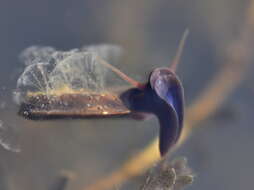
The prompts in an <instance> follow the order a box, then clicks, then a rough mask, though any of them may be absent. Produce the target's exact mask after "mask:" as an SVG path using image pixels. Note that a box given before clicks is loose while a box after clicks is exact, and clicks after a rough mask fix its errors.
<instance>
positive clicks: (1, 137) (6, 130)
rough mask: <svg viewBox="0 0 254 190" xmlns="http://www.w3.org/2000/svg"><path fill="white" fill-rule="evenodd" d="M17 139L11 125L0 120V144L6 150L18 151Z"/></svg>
mask: <svg viewBox="0 0 254 190" xmlns="http://www.w3.org/2000/svg"><path fill="white" fill-rule="evenodd" d="M17 139H18V137H17V134H16V133H15V132H14V130H13V129H12V127H11V126H9V125H7V124H5V123H4V122H3V121H2V120H0V145H1V146H2V147H3V148H4V149H6V150H8V151H11V152H16V153H18V152H20V151H21V149H20V147H19V144H18V143H17Z"/></svg>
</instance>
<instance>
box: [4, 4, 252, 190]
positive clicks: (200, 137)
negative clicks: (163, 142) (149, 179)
mask: <svg viewBox="0 0 254 190" xmlns="http://www.w3.org/2000/svg"><path fill="white" fill-rule="evenodd" d="M249 2H250V0H213V1H209V0H189V1H184V0H167V1H165V0H156V1H145V0H140V1H134V0H129V1H117V0H106V1H94V0H76V1H66V0H61V1H52V0H43V1H42V0H23V1H17V0H9V1H1V2H0V26H1V31H0V34H1V35H0V57H1V60H2V61H1V69H0V120H1V121H2V126H4V127H7V128H10V129H11V132H10V137H9V138H10V143H14V144H15V143H16V145H17V146H18V147H20V149H21V152H20V153H15V152H11V151H7V150H6V149H4V148H2V147H0V189H1V190H17V189H19V190H28V189H37V190H45V189H49V190H51V189H52V186H53V184H54V183H55V182H56V180H58V179H59V176H60V175H61V173H62V172H63V171H71V172H73V173H74V174H75V179H74V180H73V181H71V182H70V183H69V184H68V187H67V189H70V190H78V189H82V187H85V185H88V184H90V183H92V182H94V181H96V179H97V178H99V177H102V176H105V175H106V174H108V173H109V172H111V171H113V170H114V169H116V168H118V167H120V166H121V164H122V163H123V162H124V161H125V160H127V159H128V158H129V157H130V156H131V155H135V153H137V152H138V151H140V150H141V149H142V148H143V147H145V146H146V145H147V144H148V143H149V142H150V141H151V139H153V138H154V137H155V136H156V135H157V134H158V123H157V121H156V120H155V119H153V120H149V121H144V122H141V121H133V120H128V119H96V120H95V119H94V120H91V119H89V120H64V121H61V120H59V121H28V120H25V119H23V118H20V117H19V116H17V111H18V107H17V106H16V105H15V104H14V103H13V100H12V96H11V94H12V91H13V90H14V89H15V87H16V81H17V79H18V77H19V75H20V73H21V72H22V71H23V69H24V66H23V65H22V63H21V62H20V61H19V54H20V52H21V51H22V50H23V49H25V48H27V47H29V46H31V45H44V46H52V47H55V48H57V49H59V50H69V49H72V48H79V47H82V46H83V45H90V44H98V43H99V44H101V43H110V44H117V45H120V46H122V47H123V48H124V49H125V55H124V61H123V63H121V64H119V68H120V69H121V70H123V71H124V72H125V73H128V74H129V75H130V76H131V77H133V78H135V79H136V80H139V81H146V80H147V77H148V74H149V72H150V71H151V70H152V69H153V68H156V67H159V66H167V65H169V64H170V61H171V60H172V59H173V57H174V55H175V52H176V49H177V46H178V43H179V40H180V39H181V36H182V34H183V32H184V30H185V29H186V28H188V29H189V31H190V35H189V37H188V40H187V43H186V46H185V50H184V53H183V56H182V59H181V64H180V66H179V70H178V74H179V76H180V78H181V79H182V82H183V86H184V88H185V96H186V105H187V106H188V105H189V104H190V103H191V102H192V101H193V100H194V99H195V97H196V96H197V95H198V94H199V93H200V92H201V91H202V89H204V88H205V87H206V86H207V84H208V82H209V81H210V80H211V79H212V78H213V76H214V75H215V73H216V72H217V71H218V70H219V69H220V68H221V67H222V65H223V62H222V59H221V56H222V54H223V53H224V51H222V50H223V48H224V47H226V46H227V45H228V44H230V43H231V42H232V41H233V40H235V39H236V38H237V37H238V35H239V33H240V32H241V29H242V25H243V21H244V16H245V12H246V9H247V7H248V6H249ZM252 61H253V60H252ZM252 70H253V67H250V68H249V73H247V74H246V78H245V80H244V81H243V82H242V83H241V85H240V86H239V88H237V89H236V90H235V91H234V93H232V94H231V95H230V96H229V97H228V98H227V99H226V101H225V102H224V103H223V105H221V106H220V108H219V109H218V110H217V111H216V113H214V114H213V115H212V116H211V117H209V119H207V120H205V121H204V122H202V123H201V125H202V127H201V128H200V129H199V130H197V131H196V132H195V133H194V134H193V135H192V136H191V138H190V139H189V140H188V141H187V142H186V143H185V144H184V145H183V146H182V147H181V148H180V149H179V150H178V151H177V152H176V153H175V154H174V157H177V156H186V157H187V158H188V160H189V165H190V166H191V167H192V168H193V170H194V172H195V174H196V178H195V181H194V184H193V185H191V186H190V187H188V189H190V190H192V189H193V190H194V189H195V190H197V189H207V190H209V189H217V190H224V189H231V190H238V189H251V188H252V187H253V160H254V152H253V145H254V133H253V132H254V128H253V126H252V123H253V122H252V120H253V111H254V108H253V105H254V101H253V93H254V88H253V83H252V81H253V76H251V74H252ZM235 72H237V71H235ZM8 130H9V129H8ZM7 140H8V139H7ZM13 141H15V142H13ZM143 181H144V176H140V177H136V178H134V179H131V180H128V181H127V183H125V184H124V185H122V186H119V187H115V189H121V190H127V189H139V187H140V185H141V184H142V183H143Z"/></svg>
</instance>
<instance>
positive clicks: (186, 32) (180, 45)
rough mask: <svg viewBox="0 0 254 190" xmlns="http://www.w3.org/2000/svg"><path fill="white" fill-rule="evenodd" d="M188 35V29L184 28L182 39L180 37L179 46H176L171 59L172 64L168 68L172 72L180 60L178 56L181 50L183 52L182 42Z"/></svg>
mask: <svg viewBox="0 0 254 190" xmlns="http://www.w3.org/2000/svg"><path fill="white" fill-rule="evenodd" d="M188 35H189V29H186V30H185V31H184V33H183V36H182V39H181V41H180V43H179V46H178V48H177V51H176V55H175V58H174V59H173V61H172V64H171V65H170V67H169V68H170V70H171V71H173V72H176V69H177V65H178V64H179V62H180V58H181V55H182V52H183V48H184V44H185V41H186V39H187V36H188Z"/></svg>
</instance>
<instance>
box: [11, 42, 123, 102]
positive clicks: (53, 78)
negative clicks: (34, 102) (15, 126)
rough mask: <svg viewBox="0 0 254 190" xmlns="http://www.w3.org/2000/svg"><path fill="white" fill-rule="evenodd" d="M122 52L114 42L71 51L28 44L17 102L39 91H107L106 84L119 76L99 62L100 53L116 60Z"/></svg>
mask: <svg viewBox="0 0 254 190" xmlns="http://www.w3.org/2000/svg"><path fill="white" fill-rule="evenodd" d="M121 54H122V50H121V48H120V47H118V46H114V45H97V46H88V47H83V48H81V49H72V50H70V51H57V50H55V49H54V48H52V47H39V46H32V47H29V48H27V49H25V50H24V51H23V52H22V53H21V55H20V59H21V61H23V62H24V64H25V66H26V67H25V69H24V72H23V73H22V74H21V76H20V77H19V79H18V81H17V89H16V91H15V93H14V99H15V102H17V103H18V104H20V103H22V102H26V100H27V98H28V97H29V96H32V95H38V94H43V95H46V96H49V95H59V94H62V93H72V94H73V93H80V92H84V91H90V92H104V91H106V86H107V85H108V84H111V83H112V82H115V81H116V80H117V79H115V78H113V77H112V73H110V74H108V69H107V68H105V67H103V66H102V65H101V64H100V63H99V62H98V60H97V56H100V57H101V58H102V59H104V60H106V61H108V62H110V63H115V62H116V60H117V59H119V57H120V56H121ZM113 76H114V75H113Z"/></svg>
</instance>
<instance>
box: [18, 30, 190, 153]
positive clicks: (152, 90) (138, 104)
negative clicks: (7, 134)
mask: <svg viewBox="0 0 254 190" xmlns="http://www.w3.org/2000/svg"><path fill="white" fill-rule="evenodd" d="M187 34H188V31H186V32H185V33H184V35H183V38H182V40H181V42H180V45H179V48H178V51H177V54H176V56H175V59H174V60H173V63H172V64H171V66H170V67H162V68H156V69H154V70H153V71H152V72H151V73H150V75H149V78H148V82H146V83H144V84H142V83H139V82H137V81H135V80H134V79H132V78H130V77H128V76H127V75H125V74H124V73H123V72H121V71H120V70H118V69H117V68H115V67H114V66H112V65H110V64H108V63H107V62H106V61H105V60H104V59H102V58H101V57H100V56H99V54H98V56H97V55H95V54H94V53H89V51H88V52H87V50H86V51H85V53H84V52H77V53H76V55H75V56H76V57H77V59H76V58H75V57H74V56H72V57H71V58H75V59H73V60H72V59H71V60H69V62H68V61H65V62H63V61H62V62H60V64H61V63H64V64H67V65H63V66H62V67H59V65H57V64H56V65H54V66H55V68H57V69H58V70H57V71H58V72H53V71H51V72H44V70H46V68H47V67H46V68H44V67H43V66H44V65H45V66H48V65H47V64H44V65H42V64H40V63H38V64H40V65H37V64H33V65H32V66H30V67H28V68H26V69H25V71H24V73H23V74H22V75H21V77H20V79H19V80H18V82H19V83H18V84H19V85H18V86H19V87H22V88H23V87H25V88H24V89H27V83H25V82H26V81H27V80H24V79H27V78H29V77H31V76H32V77H34V76H35V74H36V73H40V75H39V76H41V75H42V76H44V74H45V73H46V74H47V75H49V76H45V77H43V79H49V78H51V79H52V77H56V75H55V74H56V73H57V74H58V73H60V74H62V75H63V74H65V75H66V74H67V75H68V77H66V78H72V77H73V78H74V79H75V80H71V81H79V80H77V79H79V77H81V78H82V77H83V75H80V76H77V75H76V72H77V70H78V69H77V68H74V67H75V64H76V65H77V66H83V64H89V63H91V60H96V62H98V63H100V64H102V65H104V66H106V67H108V68H110V69H111V70H112V71H113V72H115V73H116V74H118V75H119V76H120V77H121V78H122V79H124V80H125V81H127V82H128V83H130V84H131V85H132V86H133V88H130V89H127V90H125V91H124V92H122V93H120V95H119V94H114V93H113V92H112V93H110V92H109V93H104V94H100V93H94V92H93V93H89V91H88V93H87V92H86V91H85V90H84V89H81V90H77V91H75V90H73V88H72V87H70V89H71V93H68V91H60V92H61V93H59V92H58V93H53V92H54V90H55V89H54V88H50V87H51V86H54V85H52V81H54V80H49V81H46V80H44V81H42V82H40V78H39V77H38V78H36V80H34V81H37V82H39V85H38V86H39V87H41V86H42V84H44V83H45V84H51V85H46V87H45V89H48V88H49V90H45V92H35V93H31V92H29V91H28V92H27V91H25V93H24V95H25V98H23V99H24V101H21V105H20V110H19V114H20V115H22V116H24V117H25V118H28V119H33V120H38V119H60V118H61V119H62V118H87V117H97V118H98V117H112V116H116V117H117V116H125V115H126V116H127V115H131V116H132V117H133V118H134V119H146V118H148V117H147V116H148V115H150V114H153V115H155V116H156V117H157V118H158V120H159V123H160V137H159V149H160V153H161V155H162V156H164V155H165V154H166V153H167V152H168V150H169V149H170V147H172V146H173V145H174V144H175V143H176V142H177V140H178V139H179V137H180V134H181V131H182V127H183V118H184V92H183V87H182V84H181V81H180V80H179V78H178V77H177V75H176V73H175V72H176V67H177V65H178V63H179V59H180V55H181V53H182V49H183V46H184V42H185V39H186V37H187ZM100 48H105V47H103V46H98V47H93V50H97V51H98V50H101V49H100ZM76 51H77V50H76ZM98 52H100V51H98ZM79 57H80V58H79ZM81 58H84V59H82V61H83V60H85V62H82V61H81V60H80V59H81ZM87 58H89V59H87ZM66 59H68V58H66ZM87 60H88V61H87ZM89 60H90V61H89ZM75 61H78V62H75ZM86 61H87V62H86ZM77 63H78V64H77ZM81 63H82V64H81ZM93 63H94V62H93ZM67 66H68V67H67ZM31 68H33V69H31ZM59 68H60V70H59ZM65 68H74V70H71V69H69V70H67V71H68V72H67V71H66V70H63V71H62V70H61V69H65ZM81 68H83V67H81ZM84 68H86V67H84ZM87 68H92V67H87ZM52 73H53V74H52ZM85 73H86V74H87V72H85ZM51 74H52V75H51ZM62 75H60V77H58V78H57V79H61V77H62ZM82 79H83V78H82ZM85 79H86V78H85ZM80 81H82V80H80ZM95 81H96V80H95ZM64 82H65V81H64ZM29 84H30V83H29ZM57 84H58V83H57ZM69 84H71V85H72V84H75V83H72V82H69ZM56 91H57V89H56ZM48 92H51V93H48Z"/></svg>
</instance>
